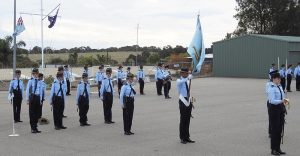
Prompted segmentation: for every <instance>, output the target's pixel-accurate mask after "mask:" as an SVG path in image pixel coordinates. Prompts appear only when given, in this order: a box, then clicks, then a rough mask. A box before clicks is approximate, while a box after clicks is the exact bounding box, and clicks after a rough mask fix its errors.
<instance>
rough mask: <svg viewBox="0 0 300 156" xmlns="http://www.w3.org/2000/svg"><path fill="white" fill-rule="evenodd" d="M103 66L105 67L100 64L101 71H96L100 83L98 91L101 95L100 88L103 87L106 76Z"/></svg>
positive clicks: (97, 80)
mask: <svg viewBox="0 0 300 156" xmlns="http://www.w3.org/2000/svg"><path fill="white" fill-rule="evenodd" d="M103 68H104V65H102V64H101V65H100V66H99V71H98V72H97V73H96V79H95V81H96V83H97V84H98V92H99V97H100V88H101V84H102V81H103V79H104V77H105V74H104V71H103Z"/></svg>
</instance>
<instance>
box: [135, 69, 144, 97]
mask: <svg viewBox="0 0 300 156" xmlns="http://www.w3.org/2000/svg"><path fill="white" fill-rule="evenodd" d="M136 79H137V80H138V82H139V84H140V94H141V95H145V93H144V85H145V81H144V80H145V72H144V70H143V66H142V65H140V69H139V70H138V72H137V74H136Z"/></svg>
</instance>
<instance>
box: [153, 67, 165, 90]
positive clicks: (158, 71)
mask: <svg viewBox="0 0 300 156" xmlns="http://www.w3.org/2000/svg"><path fill="white" fill-rule="evenodd" d="M163 79H164V72H163V70H162V63H158V64H157V68H156V72H155V81H156V91H157V95H162V93H161V91H162V87H163V83H164V80H163Z"/></svg>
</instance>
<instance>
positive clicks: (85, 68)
mask: <svg viewBox="0 0 300 156" xmlns="http://www.w3.org/2000/svg"><path fill="white" fill-rule="evenodd" d="M82 73H86V74H87V75H88V78H89V77H90V71H89V68H88V66H87V65H85V66H84V67H83V72H82Z"/></svg>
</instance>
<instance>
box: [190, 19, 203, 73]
mask: <svg viewBox="0 0 300 156" xmlns="http://www.w3.org/2000/svg"><path fill="white" fill-rule="evenodd" d="M187 52H188V54H189V55H190V57H192V59H193V60H192V68H193V71H192V73H193V74H198V73H200V71H201V66H202V64H203V62H204V59H205V48H204V42H203V35H202V28H201V23H200V18H199V15H198V17H197V25H196V31H195V34H194V37H193V40H192V42H191V44H190V46H189V47H188V49H187Z"/></svg>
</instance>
